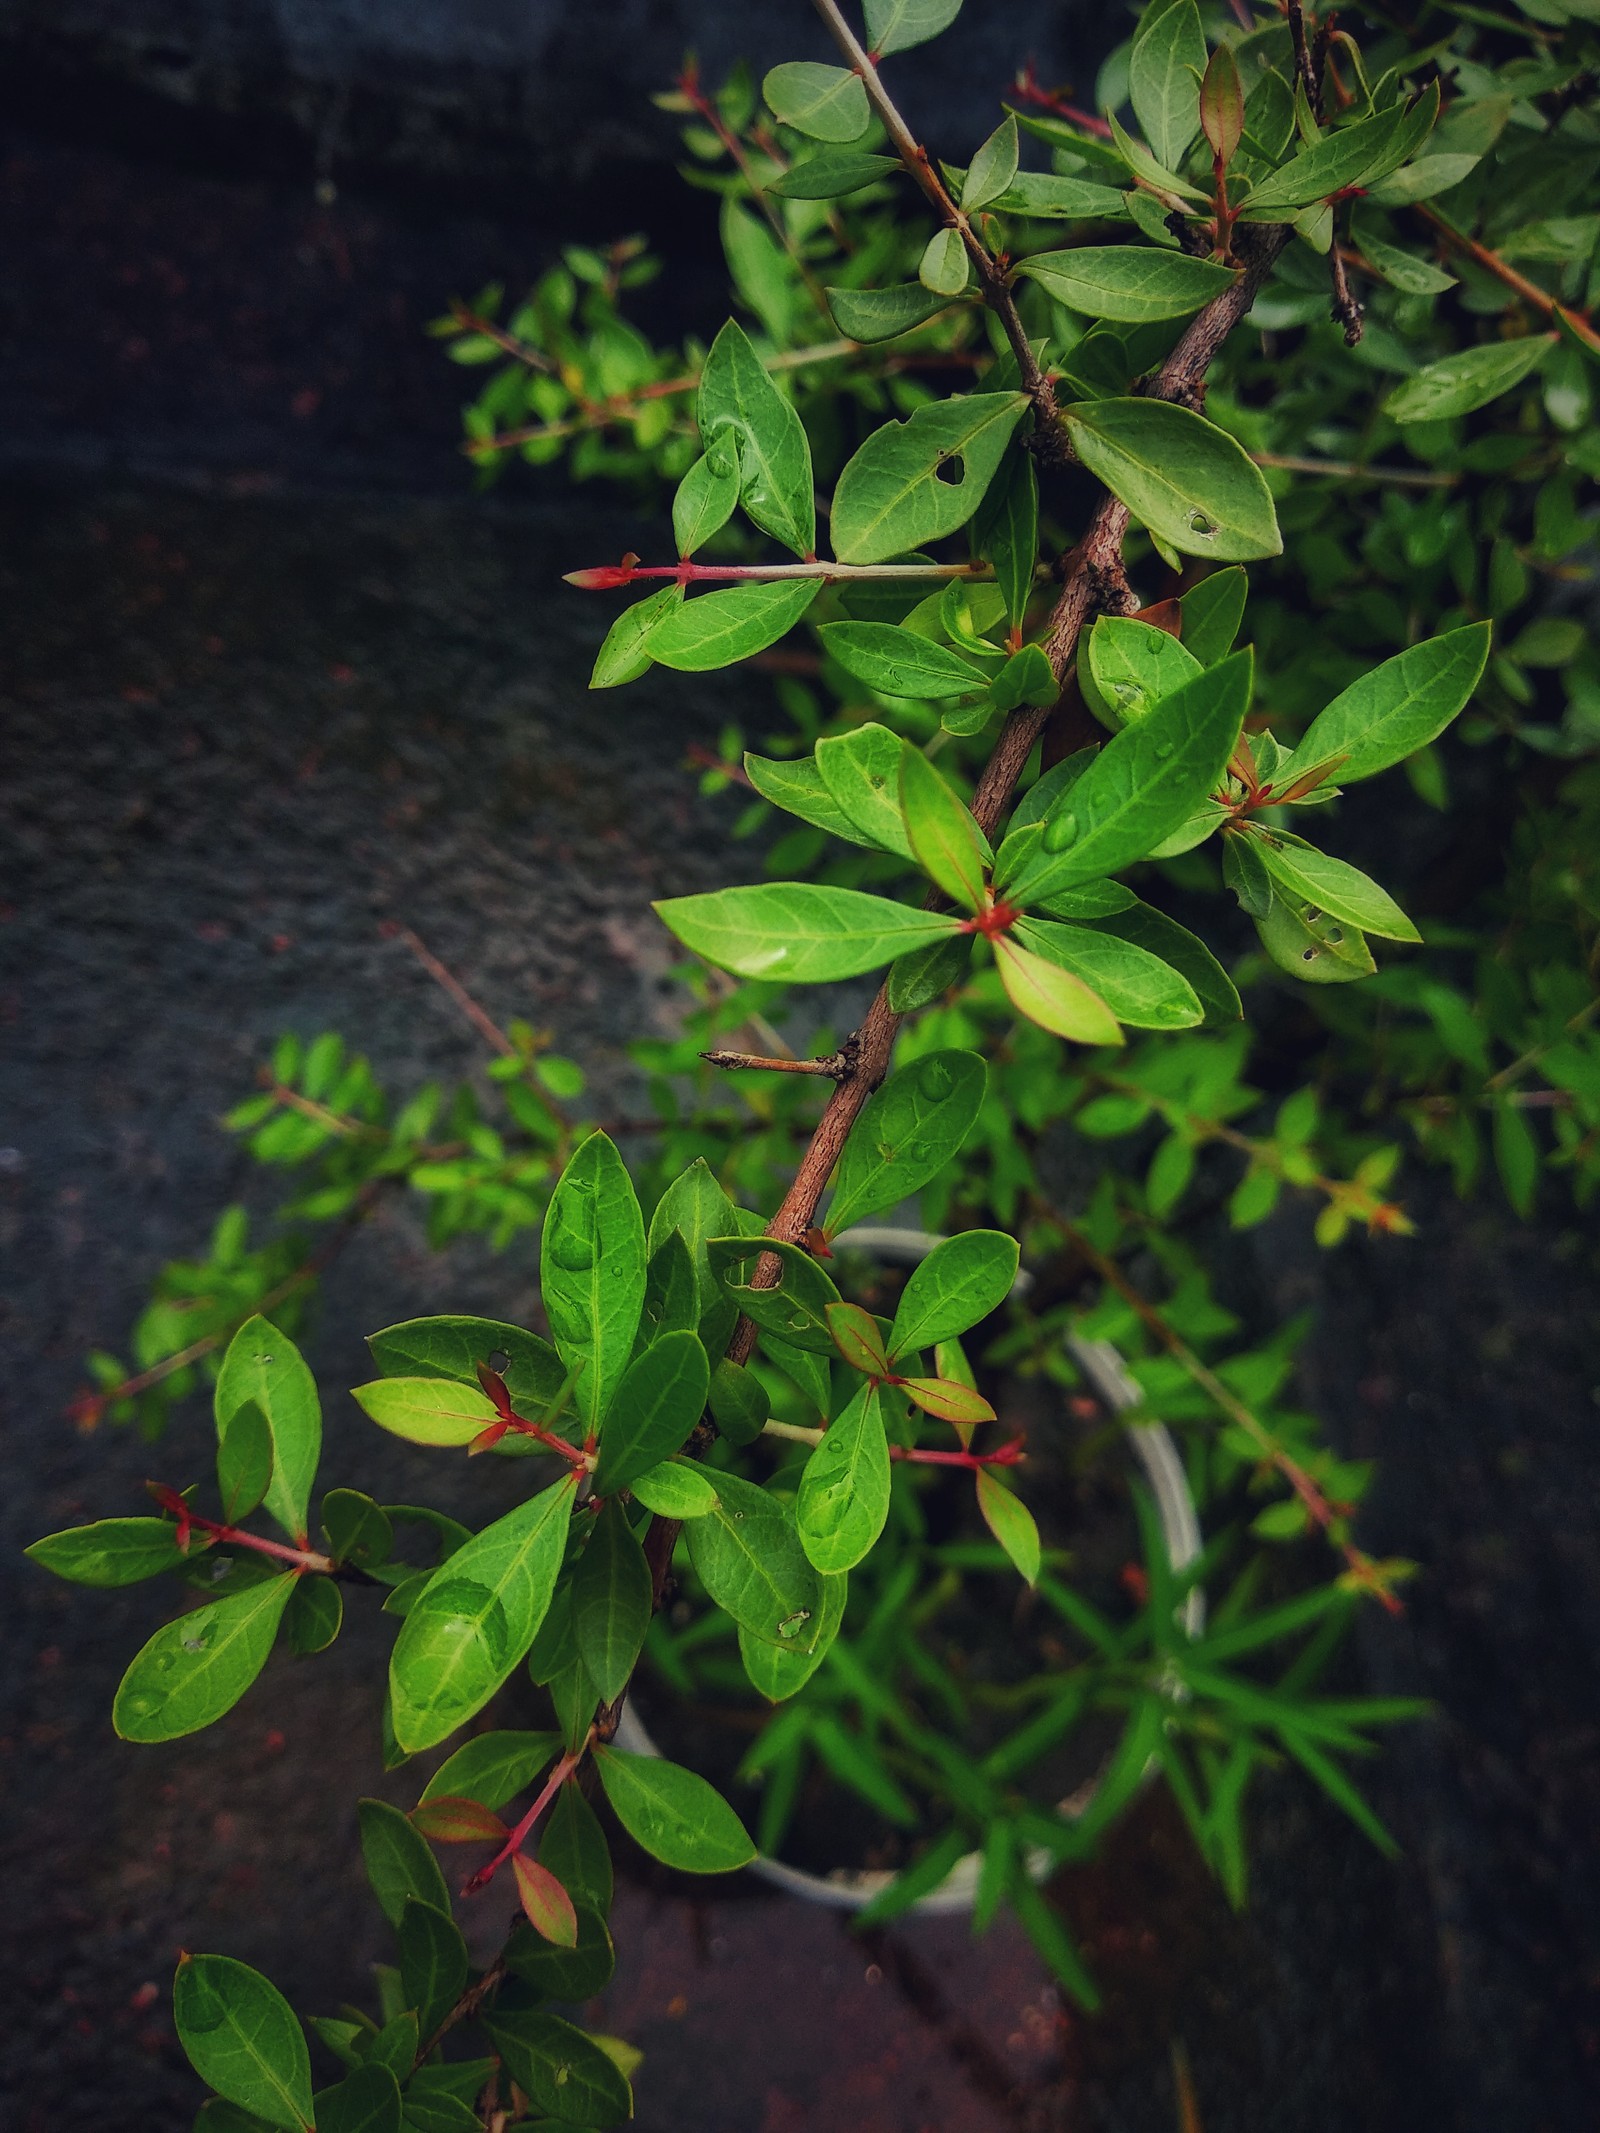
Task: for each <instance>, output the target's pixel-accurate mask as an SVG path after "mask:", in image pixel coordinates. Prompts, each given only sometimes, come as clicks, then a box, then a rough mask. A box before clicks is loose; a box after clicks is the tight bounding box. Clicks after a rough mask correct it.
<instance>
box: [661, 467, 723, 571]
mask: <svg viewBox="0 0 1600 2133" xmlns="http://www.w3.org/2000/svg"><path fill="white" fill-rule="evenodd" d="M721 456H722V461H723V464H721V465H720V466H719V465H718V463H717V461H716V459H714V458H713V457H712V456H711V454H709V453H708V454H706V456H705V457H704V458H701V459H697V460H696V461H695V463H694V465H693V466H692V467H691V468H690V469H689V471H688V473H687V474H685V475H684V477H683V479H682V481H680V482H679V484H678V490H677V494H676V495H675V496H674V497H673V499H672V537H673V542H674V544H675V546H676V548H677V551H678V554H679V555H680V556H691V555H693V554H694V552H695V550H696V549H697V548H702V547H704V545H705V543H706V542H707V541H709V540H710V538H711V536H712V534H714V533H716V532H718V531H719V530H720V529H721V528H722V527H724V526H725V525H726V524H727V523H728V521H729V519H730V518H732V516H733V514H734V511H735V510H736V508H737V507H738V502H739V461H738V458H737V455H736V454H735V453H734V452H733V451H732V450H728V449H724V450H723V452H722V455H721Z"/></svg>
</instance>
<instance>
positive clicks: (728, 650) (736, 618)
mask: <svg viewBox="0 0 1600 2133" xmlns="http://www.w3.org/2000/svg"><path fill="white" fill-rule="evenodd" d="M821 590H822V580H821V579H820V578H790V579H776V580H762V579H754V580H752V581H751V582H750V583H748V584H745V585H730V586H728V587H727V589H726V590H725V591H723V592H712V593H701V594H700V595H699V597H698V598H697V599H694V600H688V601H685V603H684V605H683V606H682V607H680V608H677V609H675V610H674V612H673V613H672V614H670V615H669V616H668V617H667V619H666V620H665V621H664V622H663V623H662V624H661V625H660V627H659V628H658V629H655V630H653V631H652V632H651V636H650V657H651V658H652V659H653V660H655V661H656V663H657V665H659V666H664V667H674V668H676V669H678V671H679V672H681V673H685V674H705V673H709V672H710V671H711V670H712V669H713V668H715V667H731V666H733V665H735V664H736V663H737V662H738V661H739V660H741V659H748V658H750V657H751V656H752V654H753V653H756V652H764V651H766V649H767V648H768V646H769V645H774V644H776V643H777V641H778V639H779V638H780V637H786V636H787V635H788V633H789V632H790V630H792V629H793V628H794V625H795V624H796V623H797V622H798V621H799V620H800V617H801V616H802V615H803V614H804V613H805V611H806V609H807V608H808V607H809V606H810V605H811V603H812V601H813V600H814V599H815V598H816V597H817V594H818V593H819V592H820V591H821Z"/></svg>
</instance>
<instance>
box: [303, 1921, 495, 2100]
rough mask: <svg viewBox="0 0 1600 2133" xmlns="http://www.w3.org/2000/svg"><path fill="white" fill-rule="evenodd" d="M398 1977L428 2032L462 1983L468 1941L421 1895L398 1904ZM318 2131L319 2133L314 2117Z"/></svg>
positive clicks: (447, 2009) (456, 1996) (427, 2034)
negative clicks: (399, 1908) (399, 1907)
mask: <svg viewBox="0 0 1600 2133" xmlns="http://www.w3.org/2000/svg"><path fill="white" fill-rule="evenodd" d="M398 1924H399V1933H400V1977H401V1981H402V1983H403V1984H404V1987H405V1995H406V1999H407V2002H408V2003H409V2004H410V2005H411V2006H412V2007H414V2008H415V2009H416V2012H417V2027H418V2028H419V2029H420V2030H421V2032H422V2034H423V2036H424V2037H431V2036H432V2034H433V2032H434V2030H435V2029H436V2028H437V2026H438V2024H439V2023H440V2022H441V2021H442V2020H443V2019H444V2017H445V2016H446V2015H447V2014H448V2013H449V2012H450V2009H451V2008H452V2007H453V2006H454V2005H455V2003H456V2001H457V2000H458V1999H459V1998H460V1997H461V1995H462V1993H463V1992H464V1991H465V1990H466V1986H467V1944H466V1942H465V1941H464V1940H463V1939H462V1937H461V1929H460V1927H459V1926H458V1925H457V1924H456V1922H455V1920H454V1919H453V1918H452V1917H451V1916H450V1909H449V1904H448V1902H446V1904H445V1905H444V1907H443V1908H442V1909H441V1908H440V1907H439V1906H438V1905H437V1904H435V1903H433V1902H431V1901H430V1900H429V1899H428V1898H426V1897H421V1896H415V1895H413V1896H408V1897H406V1899H405V1902H404V1904H403V1905H402V1907H401V1912H400V1917H399V1921H398ZM317 2133H323V2129H322V2126H321V2122H320V2121H319V2122H318V2127H317Z"/></svg>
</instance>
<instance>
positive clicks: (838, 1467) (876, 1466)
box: [795, 1384, 889, 1572]
mask: <svg viewBox="0 0 1600 2133" xmlns="http://www.w3.org/2000/svg"><path fill="white" fill-rule="evenodd" d="M888 1516H889V1440H888V1437H887V1435H886V1434H885V1431H884V1423H883V1400H882V1395H881V1394H880V1392H879V1390H878V1387H877V1386H876V1385H872V1384H867V1385H863V1386H862V1387H861V1389H860V1390H859V1391H858V1392H857V1394H856V1396H855V1398H854V1399H853V1400H852V1401H851V1402H850V1404H849V1406H848V1407H846V1408H845V1410H844V1412H843V1413H842V1414H841V1415H839V1416H837V1417H836V1418H835V1420H834V1421H832V1422H831V1423H830V1424H829V1425H828V1427H827V1429H826V1430H825V1431H824V1432H823V1438H822V1442H821V1443H820V1444H819V1445H818V1446H817V1448H816V1450H815V1451H814V1452H813V1453H812V1454H811V1457H810V1458H809V1459H808V1460H807V1461H806V1464H805V1471H804V1472H803V1473H802V1475H801V1477H800V1494H799V1497H798V1499H797V1501H796V1504H795V1525H796V1529H797V1530H798V1532H799V1535H800V1545H801V1547H802V1548H804V1550H805V1552H806V1555H807V1557H808V1558H809V1560H810V1561H811V1562H812V1563H813V1564H814V1565H815V1567H816V1568H817V1569H818V1570H821V1571H825V1572H837V1571H841V1570H853V1569H854V1568H855V1566H856V1564H857V1563H859V1562H860V1561H861V1559H862V1558H863V1556H865V1555H866V1554H868V1553H869V1551H870V1550H871V1548H872V1545H873V1543H874V1542H875V1541H876V1540H877V1538H878V1535H879V1534H880V1533H881V1532H882V1531H883V1527H884V1521H885V1520H886V1519H887V1518H888Z"/></svg>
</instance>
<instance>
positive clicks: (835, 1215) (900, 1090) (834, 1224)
mask: <svg viewBox="0 0 1600 2133" xmlns="http://www.w3.org/2000/svg"><path fill="white" fill-rule="evenodd" d="M987 1078H988V1077H987V1070H986V1069H985V1067H984V1063H983V1061H982V1060H981V1059H980V1058H979V1057H978V1055H977V1054H976V1053H975V1052H955V1051H941V1052H928V1053H925V1054H924V1056H923V1057H922V1058H921V1059H918V1060H915V1061H913V1063H912V1064H911V1065H910V1066H906V1067H902V1068H900V1070H899V1072H898V1073H895V1074H891V1075H890V1076H889V1079H888V1080H887V1081H886V1082H885V1083H884V1084H883V1087H882V1088H881V1089H879V1090H878V1091H877V1093H876V1095H874V1096H873V1097H872V1098H871V1100H870V1101H869V1102H868V1104H867V1106H866V1108H865V1110H863V1112H862V1113H861V1116H860V1117H859V1118H858V1119H857V1120H856V1123H855V1125H854V1126H853V1127H852V1128H851V1130H850V1137H849V1139H848V1140H847V1141H846V1142H845V1144H844V1152H843V1154H842V1155H841V1156H840V1158H839V1168H838V1170H837V1171H836V1172H835V1174H834V1181H833V1201H832V1204H831V1205H830V1207H829V1209H828V1218H827V1230H828V1234H829V1236H830V1237H832V1236H837V1235H838V1234H839V1232H840V1231H841V1230H845V1229H848V1228H849V1227H850V1226H851V1224H852V1223H855V1222H860V1221H862V1220H864V1219H865V1217H866V1216H868V1215H871V1214H876V1213H878V1212H879V1211H880V1210H881V1209H883V1208H886V1207H893V1206H895V1205H896V1204H897V1203H898V1202H899V1201H901V1200H906V1199H909V1198H910V1197H911V1195H912V1194H913V1193H915V1192H920V1191H921V1190H922V1187H923V1186H924V1185H926V1184H927V1182H928V1180H929V1179H930V1178H932V1177H936V1176H937V1175H938V1173H939V1172H940V1171H941V1170H942V1169H943V1168H944V1167H945V1165H946V1163H948V1162H949V1160H950V1158H951V1157H952V1156H953V1155H954V1154H955V1153H956V1151H957V1149H959V1148H960V1147H961V1145H962V1143H963V1142H964V1141H965V1140H966V1138H967V1135H968V1134H969V1133H970V1132H971V1131H972V1128H973V1124H974V1122H975V1120H976V1119H977V1116H978V1112H979V1109H980V1108H981V1106H982V1103H983V1095H984V1089H985V1086H986V1083H987Z"/></svg>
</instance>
